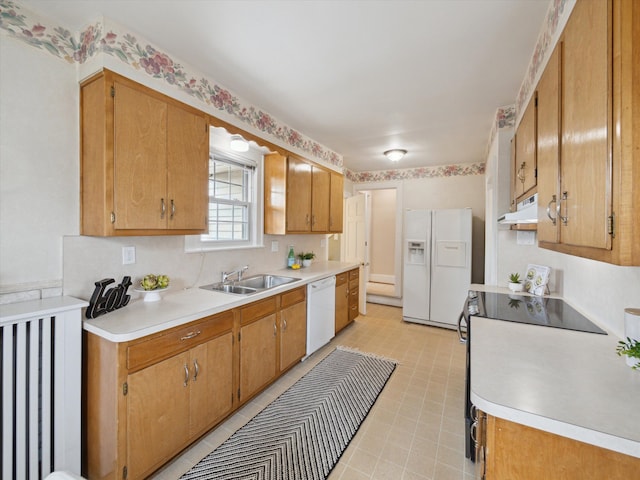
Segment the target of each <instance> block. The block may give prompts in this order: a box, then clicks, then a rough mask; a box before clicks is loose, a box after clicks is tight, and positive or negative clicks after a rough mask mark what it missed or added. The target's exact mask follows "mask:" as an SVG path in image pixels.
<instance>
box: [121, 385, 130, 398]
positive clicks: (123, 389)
mask: <svg viewBox="0 0 640 480" xmlns="http://www.w3.org/2000/svg"><path fill="white" fill-rule="evenodd" d="M127 393H129V384H128V383H127V382H124V383H123V384H122V395H125V396H126V395H127Z"/></svg>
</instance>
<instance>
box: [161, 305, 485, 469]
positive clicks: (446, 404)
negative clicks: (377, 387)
mask: <svg viewBox="0 0 640 480" xmlns="http://www.w3.org/2000/svg"><path fill="white" fill-rule="evenodd" d="M336 345H345V346H349V347H352V348H357V349H359V350H361V351H363V352H371V353H375V354H378V355H383V356H386V357H389V358H393V359H395V360H397V361H398V362H399V365H398V367H397V368H396V370H395V371H394V373H393V375H392V376H391V379H390V380H389V382H388V383H387V385H386V386H385V388H384V390H383V391H382V394H381V395H380V397H379V398H378V400H377V402H376V404H375V405H374V407H373V408H372V409H371V412H370V413H369V415H368V416H367V418H366V419H365V421H364V422H363V424H362V425H361V427H360V429H359V430H358V432H357V434H356V435H355V436H354V438H353V439H352V441H351V443H350V444H349V446H348V447H347V450H346V451H345V452H344V454H343V455H342V457H341V458H340V461H339V462H338V465H336V467H335V468H334V470H333V471H332V472H331V475H330V476H329V480H365V479H375V480H386V479H390V480H427V479H432V480H450V479H451V480H472V479H473V478H474V477H473V464H472V463H471V462H469V461H468V460H466V459H465V457H464V437H463V434H464V420H463V418H462V408H463V407H462V406H463V402H464V367H465V350H464V346H463V345H461V344H460V343H459V342H458V338H457V334H456V332H455V331H453V330H446V329H441V328H435V327H429V326H424V325H416V324H411V323H406V322H403V321H402V309H401V308H397V307H389V306H386V305H376V304H368V305H367V315H366V316H360V317H358V319H357V320H356V321H355V322H354V323H353V324H352V325H351V326H349V327H347V328H346V329H345V330H343V331H342V332H341V333H340V334H338V336H337V337H336V338H334V339H333V340H332V341H331V342H330V343H329V344H328V345H326V346H325V347H324V348H322V349H321V350H319V351H318V352H316V353H315V354H313V355H312V356H310V357H309V358H308V359H306V360H305V361H304V362H302V363H300V364H299V365H297V366H296V367H294V368H293V369H292V370H290V371H289V372H288V373H287V374H286V375H284V376H283V377H282V378H280V379H279V380H278V381H277V382H276V383H274V384H273V385H272V386H271V387H269V388H268V389H267V390H265V391H264V392H263V393H261V394H260V395H259V396H257V397H256V398H255V399H254V400H252V401H251V402H249V403H248V404H247V405H245V406H244V407H243V408H241V409H240V410H239V411H238V412H236V413H235V414H234V415H232V416H231V417H230V418H229V419H227V420H226V421H225V422H224V423H222V424H221V425H220V426H218V427H217V428H216V429H215V430H213V431H212V432H211V433H210V434H209V435H207V436H206V437H204V438H203V439H202V440H200V441H199V442H198V443H196V444H195V445H194V446H192V447H191V448H190V449H188V450H187V451H185V452H184V453H183V454H182V455H181V456H179V457H177V458H176V459H175V460H174V461H173V462H172V463H170V464H169V465H167V466H166V467H165V468H164V469H162V470H161V471H159V472H158V473H157V474H156V475H155V476H154V477H153V478H155V479H158V480H173V479H177V478H179V477H180V475H182V474H183V473H184V472H186V471H187V470H188V469H189V468H190V467H191V466H193V465H194V464H195V463H197V462H198V461H199V460H200V459H201V458H203V457H204V456H206V455H207V454H208V453H209V452H210V451H212V450H213V449H215V448H216V447H217V446H218V445H220V444H221V443H222V442H223V441H224V440H226V439H227V438H228V437H229V436H230V435H231V434H232V433H233V432H235V431H236V430H237V429H238V428H240V427H241V426H242V425H244V424H245V423H246V422H248V421H249V420H250V419H251V418H252V417H253V416H254V415H256V414H257V413H258V412H259V411H260V410H262V409H263V408H264V407H265V406H267V405H268V404H269V403H270V402H271V401H272V400H274V399H275V398H276V397H277V396H278V395H279V394H280V393H282V392H283V391H284V390H286V389H287V388H288V387H289V386H290V385H292V384H293V383H295V381H296V380H297V379H298V378H300V377H301V376H302V375H304V373H306V372H307V371H308V370H309V369H311V368H312V367H313V366H314V365H315V364H317V363H318V362H319V361H320V360H321V359H322V358H324V357H325V356H326V355H327V354H328V353H329V352H331V351H332V350H333V349H334V348H335V347H336Z"/></svg>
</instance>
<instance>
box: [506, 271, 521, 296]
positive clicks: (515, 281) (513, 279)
mask: <svg viewBox="0 0 640 480" xmlns="http://www.w3.org/2000/svg"><path fill="white" fill-rule="evenodd" d="M522 288H523V285H522V281H521V280H520V274H519V273H512V274H510V275H509V290H511V291H512V292H521V291H522Z"/></svg>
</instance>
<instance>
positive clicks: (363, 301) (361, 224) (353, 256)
mask: <svg viewBox="0 0 640 480" xmlns="http://www.w3.org/2000/svg"><path fill="white" fill-rule="evenodd" d="M366 207H367V196H366V195H365V194H357V195H354V196H353V197H349V198H347V199H346V200H345V210H346V215H345V255H344V259H345V261H346V262H354V263H355V262H357V263H358V264H359V265H360V288H359V290H360V305H359V309H360V313H361V314H362V315H366V314H367V295H366V289H365V286H366V284H367V280H368V278H369V267H368V265H369V259H368V258H367V257H368V252H367V225H366V218H367V215H366V209H367V208H366Z"/></svg>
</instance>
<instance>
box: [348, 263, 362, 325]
mask: <svg viewBox="0 0 640 480" xmlns="http://www.w3.org/2000/svg"><path fill="white" fill-rule="evenodd" d="M358 315H360V269H359V268H354V269H353V270H349V322H353V321H354V320H355V319H356V318H357V317H358Z"/></svg>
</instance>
